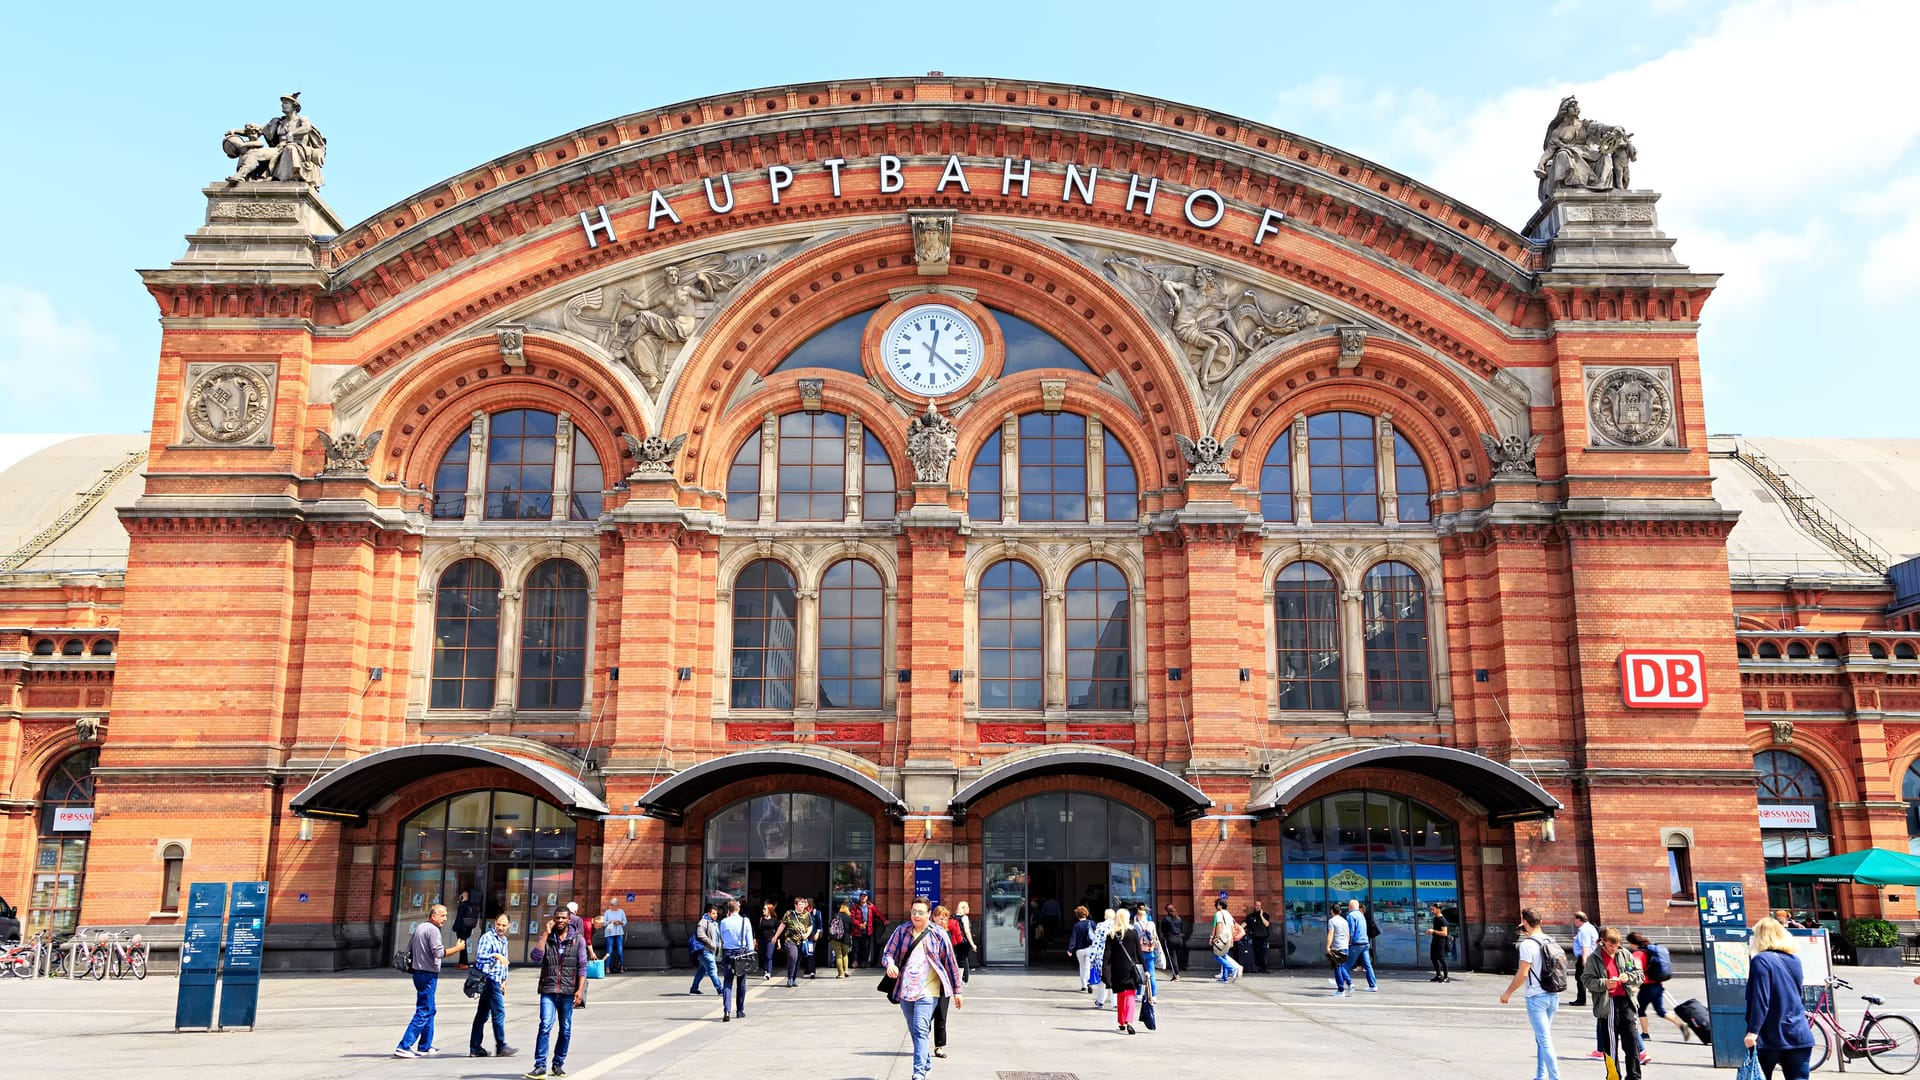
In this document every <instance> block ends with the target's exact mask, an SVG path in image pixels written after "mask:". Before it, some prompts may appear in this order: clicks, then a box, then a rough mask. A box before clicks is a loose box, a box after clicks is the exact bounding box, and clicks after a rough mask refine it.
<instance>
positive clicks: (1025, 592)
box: [975, 559, 1047, 712]
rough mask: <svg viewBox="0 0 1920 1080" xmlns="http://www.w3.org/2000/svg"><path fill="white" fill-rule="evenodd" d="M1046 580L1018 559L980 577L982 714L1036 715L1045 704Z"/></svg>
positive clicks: (1005, 561)
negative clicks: (1044, 583)
mask: <svg viewBox="0 0 1920 1080" xmlns="http://www.w3.org/2000/svg"><path fill="white" fill-rule="evenodd" d="M1043 581H1044V579H1043V578H1042V577H1041V575H1040V571H1039V570H1037V569H1035V568H1034V567H1033V566H1032V565H1031V564H1029V563H1027V562H1025V561H1023V560H1020V559H1001V560H999V561H997V562H995V563H993V564H992V565H990V566H988V567H987V568H986V569H985V570H984V571H982V572H981V575H980V585H979V590H978V596H979V598H978V600H977V602H976V605H975V618H976V627H977V630H978V634H979V642H980V644H979V649H978V652H979V659H978V665H979V677H978V691H977V692H978V695H979V697H978V700H979V702H980V710H981V711H982V712H1038V711H1039V710H1040V709H1041V708H1043V707H1044V705H1045V702H1046V645H1047V637H1046V615H1045V612H1044V610H1043V603H1044V598H1045V595H1046V594H1045V588H1044V585H1043Z"/></svg>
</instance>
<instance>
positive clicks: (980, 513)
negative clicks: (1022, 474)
mask: <svg viewBox="0 0 1920 1080" xmlns="http://www.w3.org/2000/svg"><path fill="white" fill-rule="evenodd" d="M1001 514H1002V510H1001V507H1000V432H999V431H998V430H995V431H994V433H993V434H991V435H989V436H987V441H986V442H983V443H981V444H980V452H979V453H977V454H975V455H974V456H973V468H972V470H971V471H969V472H968V473H967V516H968V517H970V518H972V519H973V520H975V521H999V520H1000V517H1001Z"/></svg>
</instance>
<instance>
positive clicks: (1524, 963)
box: [1434, 904, 1566, 1080]
mask: <svg viewBox="0 0 1920 1080" xmlns="http://www.w3.org/2000/svg"><path fill="white" fill-rule="evenodd" d="M1439 907H1440V905H1438V904H1435V905H1434V909H1435V913H1436V916H1437V915H1438V910H1439ZM1518 930H1519V934H1520V969H1519V970H1518V971H1515V972H1514V973H1513V981H1512V982H1510V983H1508V984H1507V989H1506V992H1505V993H1503V994H1501V995H1500V1004H1502V1005H1505V1004H1506V1003H1507V1001H1508V1000H1509V999H1510V998H1512V997H1513V992H1514V991H1515V990H1518V989H1520V988H1521V987H1525V988H1526V1002H1527V1023H1528V1024H1530V1025H1532V1027H1533V1059H1534V1060H1533V1080H1560V1065H1559V1062H1558V1061H1556V1060H1555V1059H1554V1056H1553V1017H1554V1014H1555V1013H1557V1012H1558V1011H1559V1010H1560V992H1559V991H1558V990H1550V989H1548V988H1547V987H1545V986H1543V985H1541V979H1542V976H1549V978H1548V981H1549V982H1551V981H1553V979H1552V978H1551V977H1550V976H1551V972H1552V971H1553V970H1554V968H1555V967H1557V966H1559V965H1563V964H1564V963H1565V961H1563V960H1562V959H1561V958H1560V946H1558V945H1556V944H1554V942H1553V939H1552V938H1550V937H1548V936H1547V935H1545V934H1543V933H1541V932H1540V916H1539V914H1538V913H1537V912H1535V911H1534V910H1533V909H1532V908H1522V909H1521V910H1520V925H1519V927H1518ZM1565 978H1566V975H1565V972H1562V973H1561V974H1560V976H1559V979H1560V980H1561V981H1562V982H1564V980H1565Z"/></svg>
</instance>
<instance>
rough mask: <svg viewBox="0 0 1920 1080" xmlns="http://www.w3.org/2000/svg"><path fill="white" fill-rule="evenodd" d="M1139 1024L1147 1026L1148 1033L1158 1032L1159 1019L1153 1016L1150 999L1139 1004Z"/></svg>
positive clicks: (1151, 1000)
mask: <svg viewBox="0 0 1920 1080" xmlns="http://www.w3.org/2000/svg"><path fill="white" fill-rule="evenodd" d="M1140 1022H1141V1023H1142V1024H1145V1025H1146V1026H1147V1030H1148V1031H1159V1030H1160V1024H1159V1019H1158V1017H1156V1016H1154V1014H1153V999H1152V998H1148V999H1147V1000H1145V1001H1143V1002H1141V1003H1140Z"/></svg>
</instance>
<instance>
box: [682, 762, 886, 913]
mask: <svg viewBox="0 0 1920 1080" xmlns="http://www.w3.org/2000/svg"><path fill="white" fill-rule="evenodd" d="M874 836H875V834H874V824H873V817H872V816H871V815H869V814H866V813H863V812H862V811H860V810H859V809H857V808H855V807H853V806H849V805H848V804H846V803H843V802H841V801H839V800H838V799H832V798H829V797H827V796H825V795H812V794H807V793H805V792H792V793H786V792H783V793H781V794H777V795H757V796H755V797H753V798H750V799H742V800H740V801H739V802H736V803H734V804H732V805H731V806H728V807H727V808H726V809H724V810H721V811H720V812H719V813H717V814H715V815H713V816H712V817H710V818H708V819H707V833H706V866H705V868H704V869H705V872H704V874H703V875H702V879H701V880H702V882H703V895H704V898H705V902H708V903H716V902H717V903H723V904H724V903H725V902H727V901H728V900H739V901H740V904H741V907H742V909H743V910H746V911H747V912H748V914H749V915H751V914H754V913H756V912H757V911H758V910H759V907H758V905H759V904H760V903H761V902H762V901H766V900H771V901H773V902H774V904H775V905H776V906H777V907H779V908H780V909H781V910H783V911H784V910H785V909H786V908H787V906H788V905H790V904H791V903H792V902H793V898H794V897H796V896H804V897H807V898H809V899H811V900H812V901H814V903H816V904H820V905H823V906H824V910H825V911H829V912H830V911H834V910H837V909H838V907H839V905H840V904H841V902H842V901H848V900H851V899H852V898H853V896H854V894H856V893H860V892H869V893H870V892H872V891H873V859H874Z"/></svg>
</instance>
